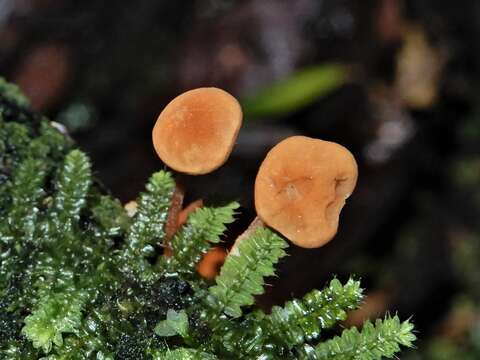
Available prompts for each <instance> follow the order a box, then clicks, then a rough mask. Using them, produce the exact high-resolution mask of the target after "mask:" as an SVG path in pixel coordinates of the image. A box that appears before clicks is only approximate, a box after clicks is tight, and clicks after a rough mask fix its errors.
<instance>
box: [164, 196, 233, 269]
mask: <svg viewBox="0 0 480 360" xmlns="http://www.w3.org/2000/svg"><path fill="white" fill-rule="evenodd" d="M238 207H239V204H238V203H236V202H232V203H230V204H228V205H225V206H222V207H204V208H200V209H197V210H196V211H195V212H194V213H193V214H191V215H190V216H189V217H188V221H187V223H186V224H185V225H184V226H183V227H182V229H181V230H180V231H179V232H178V233H177V234H176V235H175V236H174V237H173V239H172V248H173V261H171V262H170V264H169V265H170V268H171V269H172V270H175V271H179V272H184V273H194V271H195V266H196V265H197V264H198V262H199V261H200V259H201V258H202V256H203V254H205V253H206V252H207V251H208V249H210V243H218V242H220V236H222V235H223V233H224V232H225V230H226V229H227V228H226V225H227V224H230V223H232V222H233V221H234V215H235V210H236V209H238Z"/></svg>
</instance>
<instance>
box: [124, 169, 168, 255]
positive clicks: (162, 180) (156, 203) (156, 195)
mask: <svg viewBox="0 0 480 360" xmlns="http://www.w3.org/2000/svg"><path fill="white" fill-rule="evenodd" d="M174 190H175V182H174V181H173V178H172V175H171V174H170V173H168V172H166V171H159V172H157V173H155V174H153V175H152V177H151V178H150V180H149V181H148V183H147V186H146V192H144V193H143V194H141V195H140V198H139V199H138V211H137V213H136V214H135V217H134V219H133V223H132V226H131V227H130V232H129V234H128V238H127V244H128V252H130V253H131V254H132V255H133V256H150V255H152V253H153V251H154V245H160V244H161V242H162V240H163V237H164V236H165V231H164V226H165V222H166V220H167V214H168V209H169V207H170V201H171V199H172V195H173V191H174Z"/></svg>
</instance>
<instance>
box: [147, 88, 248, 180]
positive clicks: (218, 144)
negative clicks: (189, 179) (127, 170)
mask: <svg viewBox="0 0 480 360" xmlns="http://www.w3.org/2000/svg"><path fill="white" fill-rule="evenodd" d="M241 124H242V110H241V107H240V104H239V103H238V101H237V100H236V99H235V98H234V97H233V96H232V95H230V94H229V93H227V92H226V91H224V90H221V89H217V88H213V87H212V88H199V89H194V90H190V91H187V92H185V93H183V94H181V95H179V96H177V97H176V98H175V99H173V100H172V101H171V102H170V103H169V104H168V105H167V106H166V107H165V109H164V110H163V111H162V112H161V114H160V115H159V116H158V119H157V122H156V124H155V127H154V128H153V132H152V138H153V145H154V147H155V151H156V152H157V154H158V156H159V157H160V158H161V159H162V161H163V162H164V163H165V164H167V165H168V166H169V167H171V168H172V169H175V170H177V171H180V172H183V173H186V174H191V175H200V174H206V173H209V172H211V171H213V170H215V169H217V168H218V167H220V166H221V165H223V164H224V163H225V161H226V160H227V158H228V156H229V155H230V153H231V151H232V148H233V145H234V144H235V140H236V138H237V135H238V132H239V130H240V126H241Z"/></svg>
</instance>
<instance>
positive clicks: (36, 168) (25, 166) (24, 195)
mask: <svg viewBox="0 0 480 360" xmlns="http://www.w3.org/2000/svg"><path fill="white" fill-rule="evenodd" d="M45 175H46V174H45V171H44V166H43V164H42V162H41V161H39V160H36V159H32V158H29V159H27V160H25V161H23V162H22V163H21V164H20V165H19V166H18V168H17V171H16V172H15V174H14V180H13V185H12V187H11V190H10V191H11V194H12V200H13V201H12V205H11V206H12V207H11V210H10V212H9V214H8V220H7V222H8V224H9V225H10V231H11V232H10V234H11V236H12V237H14V238H15V239H16V241H21V239H22V240H23V241H24V242H28V241H32V238H33V234H34V232H35V225H36V218H37V213H38V211H39V209H38V201H39V199H40V198H41V197H42V195H44V192H43V189H42V185H43V182H44V180H45Z"/></svg>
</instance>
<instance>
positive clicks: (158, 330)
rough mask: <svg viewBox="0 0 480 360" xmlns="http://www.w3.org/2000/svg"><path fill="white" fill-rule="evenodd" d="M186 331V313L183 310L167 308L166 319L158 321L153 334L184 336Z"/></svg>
mask: <svg viewBox="0 0 480 360" xmlns="http://www.w3.org/2000/svg"><path fill="white" fill-rule="evenodd" d="M187 331H188V315H187V313H186V312H185V310H180V311H179V312H176V311H175V310H172V309H168V311H167V319H166V320H162V321H160V322H159V323H158V324H157V326H155V334H157V335H158V336H165V337H168V336H175V335H180V336H185V335H186V334H187Z"/></svg>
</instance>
